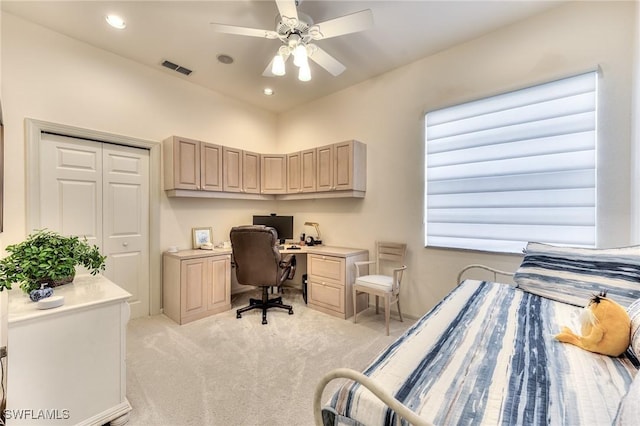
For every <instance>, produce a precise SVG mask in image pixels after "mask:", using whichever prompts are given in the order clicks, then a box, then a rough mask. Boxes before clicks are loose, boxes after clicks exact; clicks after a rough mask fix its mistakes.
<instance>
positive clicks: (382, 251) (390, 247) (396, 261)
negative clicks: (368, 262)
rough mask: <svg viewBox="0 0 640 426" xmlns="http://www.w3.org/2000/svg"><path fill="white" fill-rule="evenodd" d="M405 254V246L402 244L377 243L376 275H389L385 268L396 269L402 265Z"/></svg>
mask: <svg viewBox="0 0 640 426" xmlns="http://www.w3.org/2000/svg"><path fill="white" fill-rule="evenodd" d="M406 252H407V245H406V244H404V243H392V242H388V241H378V242H377V243H376V259H375V260H376V273H377V274H382V275H389V272H388V271H387V270H386V269H387V268H397V267H399V266H402V265H404V257H405V254H406Z"/></svg>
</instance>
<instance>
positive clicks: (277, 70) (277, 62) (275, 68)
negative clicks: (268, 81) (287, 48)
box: [271, 53, 287, 76]
mask: <svg viewBox="0 0 640 426" xmlns="http://www.w3.org/2000/svg"><path fill="white" fill-rule="evenodd" d="M271 72H272V73H273V75H277V76H283V75H285V74H286V73H287V70H286V69H285V66H284V58H283V57H282V55H281V54H280V53H278V54H276V56H274V57H273V63H272V65H271Z"/></svg>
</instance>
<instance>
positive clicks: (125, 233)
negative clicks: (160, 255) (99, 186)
mask: <svg viewBox="0 0 640 426" xmlns="http://www.w3.org/2000/svg"><path fill="white" fill-rule="evenodd" d="M102 158H103V168H104V179H103V194H104V226H103V230H104V239H103V250H104V252H103V253H104V254H105V255H107V269H106V271H105V276H106V277H107V278H109V279H110V280H111V281H113V282H115V283H117V284H118V285H119V286H120V287H122V288H124V289H125V290H127V291H128V292H129V293H131V295H132V296H131V298H130V299H129V305H130V307H131V316H132V317H134V318H135V317H139V316H143V315H148V314H149V151H147V150H145V149H140V148H131V147H124V146H118V145H109V144H105V145H104V147H103V156H102Z"/></svg>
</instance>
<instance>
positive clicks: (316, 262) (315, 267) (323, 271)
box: [307, 254, 345, 286]
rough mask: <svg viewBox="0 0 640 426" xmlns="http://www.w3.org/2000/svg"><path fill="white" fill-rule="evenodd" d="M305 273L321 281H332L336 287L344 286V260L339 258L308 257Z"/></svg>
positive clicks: (313, 255) (314, 255)
mask: <svg viewBox="0 0 640 426" xmlns="http://www.w3.org/2000/svg"><path fill="white" fill-rule="evenodd" d="M307 258H308V259H307V265H308V266H307V272H308V273H309V275H313V276H314V277H317V278H318V279H321V280H332V281H334V282H335V283H336V284H337V285H343V286H344V284H345V260H344V259H343V258H341V257H335V256H322V255H316V254H312V255H308V256H307Z"/></svg>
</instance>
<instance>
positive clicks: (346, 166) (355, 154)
mask: <svg viewBox="0 0 640 426" xmlns="http://www.w3.org/2000/svg"><path fill="white" fill-rule="evenodd" d="M366 154H367V151H366V145H365V144H363V143H362V142H358V141H346V142H341V143H337V144H335V148H334V173H333V179H334V180H333V184H334V189H335V190H338V191H339V190H346V189H354V190H358V191H364V190H366V180H367V176H366V168H367V162H366Z"/></svg>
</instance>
